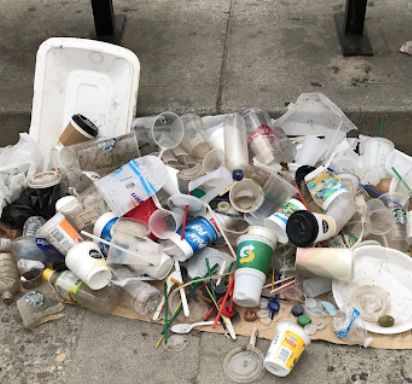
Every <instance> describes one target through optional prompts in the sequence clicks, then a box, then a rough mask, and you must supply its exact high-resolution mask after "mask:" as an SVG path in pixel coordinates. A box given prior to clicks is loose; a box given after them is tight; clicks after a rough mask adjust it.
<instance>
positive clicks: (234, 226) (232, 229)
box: [223, 217, 249, 247]
mask: <svg viewBox="0 0 412 384" xmlns="http://www.w3.org/2000/svg"><path fill="white" fill-rule="evenodd" d="M248 228H249V223H248V222H247V221H246V220H243V219H240V218H236V217H231V218H229V219H228V220H226V221H225V222H224V223H223V230H224V231H225V232H226V235H227V238H228V240H229V242H230V244H232V245H233V246H234V247H236V246H237V240H238V239H239V237H240V236H242V235H243V234H245V233H246V232H247V230H248Z"/></svg>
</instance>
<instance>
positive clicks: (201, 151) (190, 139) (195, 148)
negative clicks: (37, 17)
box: [180, 114, 212, 159]
mask: <svg viewBox="0 0 412 384" xmlns="http://www.w3.org/2000/svg"><path fill="white" fill-rule="evenodd" d="M181 119H182V121H183V125H184V135H183V139H182V141H181V143H180V146H181V147H182V148H183V149H184V150H185V151H186V152H187V153H188V154H189V155H190V156H192V157H193V158H195V159H203V158H204V157H205V156H206V155H207V154H208V153H209V152H210V151H211V149H212V145H211V143H210V141H209V136H208V134H207V132H206V128H205V125H204V123H203V120H202V119H201V117H200V116H197V115H194V114H188V115H184V116H182V117H181Z"/></svg>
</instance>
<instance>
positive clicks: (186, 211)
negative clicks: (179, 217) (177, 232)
mask: <svg viewBox="0 0 412 384" xmlns="http://www.w3.org/2000/svg"><path fill="white" fill-rule="evenodd" d="M187 194H188V195H190V190H189V188H188V189H187ZM188 212H189V204H186V207H185V215H184V216H183V224H182V234H181V236H180V240H183V239H184V238H185V231H186V221H187V213H188Z"/></svg>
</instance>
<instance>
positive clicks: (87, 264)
mask: <svg viewBox="0 0 412 384" xmlns="http://www.w3.org/2000/svg"><path fill="white" fill-rule="evenodd" d="M65 262H66V265H67V267H68V268H69V269H70V270H71V271H72V272H73V273H74V274H75V275H76V276H78V277H79V278H80V279H82V280H83V281H84V282H85V283H86V284H87V285H88V286H89V288H90V289H93V290H95V291H96V290H98V289H102V288H104V287H105V286H106V285H107V284H109V282H110V280H111V278H112V273H111V271H110V269H109V267H108V266H107V264H106V261H105V260H104V257H103V255H102V254H101V252H100V250H99V246H98V245H97V244H96V243H94V242H92V241H84V242H83V243H81V244H77V245H76V246H75V247H73V248H72V249H71V250H70V251H69V252H68V253H67V255H66V259H65Z"/></svg>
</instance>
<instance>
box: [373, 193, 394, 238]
mask: <svg viewBox="0 0 412 384" xmlns="http://www.w3.org/2000/svg"><path fill="white" fill-rule="evenodd" d="M394 225H395V220H394V218H393V216H392V212H391V211H390V210H389V209H388V208H387V207H386V206H385V204H384V203H383V202H382V200H380V199H371V200H369V201H368V202H367V203H366V228H367V229H368V231H369V232H371V233H373V234H374V235H385V234H386V233H388V232H390V230H391V229H392V228H393V227H394Z"/></svg>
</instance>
